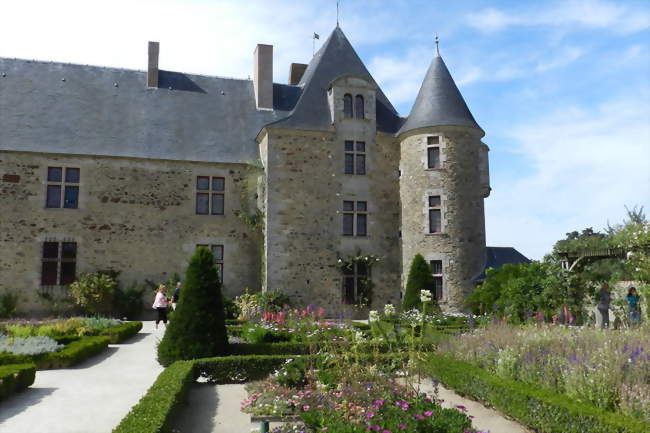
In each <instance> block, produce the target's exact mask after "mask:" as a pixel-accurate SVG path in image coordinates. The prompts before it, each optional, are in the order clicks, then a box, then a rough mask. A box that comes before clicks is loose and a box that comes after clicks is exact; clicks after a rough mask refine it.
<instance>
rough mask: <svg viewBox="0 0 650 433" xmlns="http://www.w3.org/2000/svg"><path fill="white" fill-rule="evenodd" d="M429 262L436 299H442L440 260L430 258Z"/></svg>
mask: <svg viewBox="0 0 650 433" xmlns="http://www.w3.org/2000/svg"><path fill="white" fill-rule="evenodd" d="M429 264H430V266H431V273H432V274H433V289H434V290H435V295H436V299H442V260H431V261H430V262H429Z"/></svg>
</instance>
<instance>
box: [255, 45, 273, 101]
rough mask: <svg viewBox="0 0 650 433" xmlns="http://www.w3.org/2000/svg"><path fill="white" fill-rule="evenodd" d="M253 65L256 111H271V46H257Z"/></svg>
mask: <svg viewBox="0 0 650 433" xmlns="http://www.w3.org/2000/svg"><path fill="white" fill-rule="evenodd" d="M254 63H255V64H254V65H253V87H254V89H255V103H256V105H257V109H258V110H272V109H273V45H264V44H257V47H255V54H254Z"/></svg>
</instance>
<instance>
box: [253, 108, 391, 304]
mask: <svg viewBox="0 0 650 433" xmlns="http://www.w3.org/2000/svg"><path fill="white" fill-rule="evenodd" d="M337 126H338V127H337V132H333V133H326V132H307V131H295V130H282V129H267V131H266V132H267V134H266V135H265V136H264V137H263V138H262V139H261V141H260V154H261V155H262V159H263V164H264V166H265V174H266V197H265V209H266V224H265V228H266V242H267V246H266V275H267V280H266V287H267V288H268V289H281V290H283V291H285V292H286V293H287V294H288V295H290V296H291V297H292V298H293V299H295V300H296V301H297V302H298V303H301V304H310V303H311V304H315V305H321V306H324V307H326V308H327V309H328V312H329V313H330V314H332V313H334V312H336V311H340V310H341V309H342V308H343V307H342V305H341V301H342V278H341V277H342V274H341V271H340V270H339V269H338V268H337V266H336V263H337V259H338V258H347V257H350V256H353V255H356V254H357V253H358V252H359V251H360V252H362V253H365V254H375V255H378V256H380V257H381V258H382V259H381V261H380V262H378V263H376V264H375V265H374V266H373V268H372V281H373V283H374V289H373V302H372V308H381V307H383V305H384V304H385V303H387V302H392V303H393V304H396V305H397V304H399V294H400V291H399V284H400V281H399V275H400V248H399V189H398V181H397V168H398V166H397V164H398V159H399V146H398V145H397V143H396V141H395V139H394V138H392V137H388V136H383V135H377V134H376V132H375V129H374V122H372V121H371V120H368V119H365V120H360V119H347V120H345V121H343V123H341V124H339V125H337ZM346 139H348V140H349V139H354V140H365V142H366V155H367V156H366V159H367V161H366V165H367V171H366V173H367V174H366V175H348V174H344V140H346ZM343 200H362V201H367V203H368V211H369V212H368V236H366V237H356V236H354V237H347V236H343V235H342V213H341V211H342V206H343Z"/></svg>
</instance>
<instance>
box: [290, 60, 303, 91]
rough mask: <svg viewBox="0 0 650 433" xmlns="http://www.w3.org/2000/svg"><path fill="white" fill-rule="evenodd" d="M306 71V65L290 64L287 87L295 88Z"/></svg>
mask: <svg viewBox="0 0 650 433" xmlns="http://www.w3.org/2000/svg"><path fill="white" fill-rule="evenodd" d="M306 69H307V65H305V64H304V63H292V64H291V66H290V67H289V85H291V86H295V85H296V84H298V83H299V82H300V79H301V78H302V76H303V74H304V73H305V70H306Z"/></svg>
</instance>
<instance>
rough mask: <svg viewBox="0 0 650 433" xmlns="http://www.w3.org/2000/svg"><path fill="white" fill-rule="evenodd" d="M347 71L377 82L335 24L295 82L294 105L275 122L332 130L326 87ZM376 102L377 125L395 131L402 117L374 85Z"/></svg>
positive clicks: (312, 128)
mask: <svg viewBox="0 0 650 433" xmlns="http://www.w3.org/2000/svg"><path fill="white" fill-rule="evenodd" d="M348 74H354V75H358V76H361V77H364V78H367V79H368V80H369V81H370V82H372V83H374V84H375V85H377V83H376V82H375V80H374V79H373V78H372V75H370V72H368V69H366V67H365V65H364V64H363V62H362V61H361V59H360V58H359V56H358V55H357V53H356V51H354V48H353V47H352V45H351V44H350V41H348V39H347V38H346V37H345V34H344V33H343V30H341V28H340V27H338V26H337V27H336V28H335V29H334V31H333V32H332V33H331V34H330V36H329V37H328V38H327V40H326V41H325V43H324V44H323V46H322V47H321V48H320V49H319V50H318V52H317V53H316V54H315V55H314V57H313V58H312V60H311V62H310V63H309V65H308V66H307V70H306V71H305V73H304V74H303V76H302V78H301V80H300V82H299V83H298V85H299V86H301V87H302V88H303V90H302V93H301V95H300V98H299V99H298V102H297V104H296V106H295V108H294V109H293V111H291V113H290V114H289V116H288V117H287V118H286V119H283V120H280V121H279V122H276V124H277V125H281V126H283V127H289V128H295V129H304V130H315V131H331V130H333V127H332V124H331V120H330V113H329V105H328V103H327V90H328V89H329V87H330V83H331V82H332V81H334V80H335V79H337V78H339V77H341V76H344V75H348ZM376 105H377V129H378V130H379V131H382V132H386V133H390V134H394V133H396V132H397V130H398V129H399V127H400V125H401V123H402V122H403V119H402V118H400V117H399V115H398V114H397V111H396V110H395V108H393V106H392V104H391V103H390V101H389V100H388V98H387V97H386V95H384V93H383V92H382V91H381V89H380V88H379V86H378V85H377V104H376Z"/></svg>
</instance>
